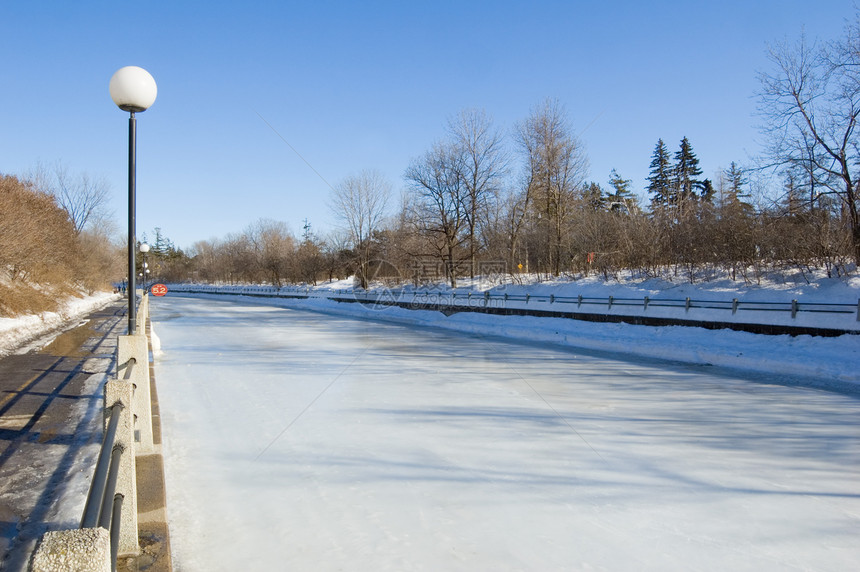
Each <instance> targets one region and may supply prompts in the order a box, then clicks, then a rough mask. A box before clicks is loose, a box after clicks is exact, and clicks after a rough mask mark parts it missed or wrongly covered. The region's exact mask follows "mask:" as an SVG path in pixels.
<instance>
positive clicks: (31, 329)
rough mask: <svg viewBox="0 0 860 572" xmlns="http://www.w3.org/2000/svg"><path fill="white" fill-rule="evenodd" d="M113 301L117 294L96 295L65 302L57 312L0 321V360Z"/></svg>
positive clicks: (104, 293)
mask: <svg viewBox="0 0 860 572" xmlns="http://www.w3.org/2000/svg"><path fill="white" fill-rule="evenodd" d="M117 298H119V294H113V293H110V292H98V293H96V294H93V295H92V296H86V297H84V298H71V299H69V300H67V301H66V303H65V304H64V305H63V307H62V308H61V309H60V311H59V312H45V313H42V314H34V315H28V316H20V317H17V318H0V357H2V356H5V355H9V354H10V353H12V352H13V351H15V350H16V349H17V348H19V347H21V346H22V345H24V344H25V343H27V342H28V341H30V340H33V339H35V338H38V337H39V336H42V335H44V334H46V333H48V332H50V331H52V330H56V329H58V328H60V327H62V326H63V325H64V324H65V323H67V322H69V321H70V320H74V319H75V318H78V317H80V316H84V315H86V314H89V313H90V312H93V311H95V310H98V309H99V308H103V307H104V306H106V305H107V304H109V303H111V302H112V301H113V300H116V299H117Z"/></svg>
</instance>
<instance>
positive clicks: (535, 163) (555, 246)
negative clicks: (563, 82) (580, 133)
mask: <svg viewBox="0 0 860 572" xmlns="http://www.w3.org/2000/svg"><path fill="white" fill-rule="evenodd" d="M517 139H518V142H519V144H520V148H521V149H522V152H523V154H524V155H525V158H526V169H527V174H526V177H525V184H526V185H527V189H526V192H525V195H526V197H527V200H531V201H534V202H533V203H532V207H533V208H535V209H536V210H537V212H538V214H539V215H540V217H539V218H538V220H540V221H541V225H542V228H543V230H544V233H545V236H546V245H545V248H546V254H547V256H548V267H549V270H551V271H552V273H553V274H554V275H556V276H558V275H559V273H560V272H561V259H562V243H563V240H564V238H565V230H566V221H567V218H568V216H569V214H570V210H571V203H572V201H573V200H574V198H575V194H574V193H575V191H576V189H578V188H579V187H581V186H582V184H583V182H584V180H585V176H586V174H587V171H588V158H587V156H586V154H585V149H584V146H583V144H582V143H581V142H580V141H579V139H578V138H577V137H576V135H574V134H573V133H572V131H571V128H570V125H569V123H568V120H567V116H566V114H565V112H564V109H563V108H562V107H561V105H560V104H559V103H558V101H556V100H552V99H548V100H546V101H545V102H544V103H543V104H541V105H540V106H538V107H536V108H535V109H534V110H533V111H532V114H531V115H530V116H529V117H528V119H526V120H525V121H524V122H523V123H522V124H520V125H519V126H518V128H517Z"/></svg>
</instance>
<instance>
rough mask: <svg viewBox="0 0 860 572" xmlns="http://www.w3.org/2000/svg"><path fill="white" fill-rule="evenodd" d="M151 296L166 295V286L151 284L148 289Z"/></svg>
mask: <svg viewBox="0 0 860 572" xmlns="http://www.w3.org/2000/svg"><path fill="white" fill-rule="evenodd" d="M150 291H151V292H152V295H153V296H164V295H165V294H167V286H165V285H164V284H153V285H152V288H150Z"/></svg>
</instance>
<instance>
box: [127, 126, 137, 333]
mask: <svg viewBox="0 0 860 572" xmlns="http://www.w3.org/2000/svg"><path fill="white" fill-rule="evenodd" d="M130 113H131V114H130V115H129V118H128V335H130V336H131V335H134V334H135V332H136V331H137V317H136V316H135V313H136V312H135V308H134V306H135V302H136V301H137V300H136V299H135V296H136V290H137V269H136V267H135V263H134V262H135V261H134V251H135V247H136V246H137V244H136V242H137V239H136V238H135V234H136V232H135V222H134V221H135V194H134V193H135V189H134V185H135V176H136V165H135V159H136V155H137V149H136V147H137V119H136V118H135V117H134V111H132V112H130Z"/></svg>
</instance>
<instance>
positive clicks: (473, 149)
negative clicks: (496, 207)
mask: <svg viewBox="0 0 860 572" xmlns="http://www.w3.org/2000/svg"><path fill="white" fill-rule="evenodd" d="M448 131H449V133H450V135H451V138H452V141H453V144H454V149H456V152H458V153H459V154H460V155H461V160H460V161H458V163H457V164H458V165H459V168H460V169H461V170H462V171H461V172H460V177H461V179H462V184H463V186H464V188H465V193H466V197H465V198H466V200H467V204H466V205H465V212H464V214H465V215H466V225H467V234H468V245H469V274H470V277H471V278H474V277H475V268H476V256H477V253H478V249H479V244H478V238H477V236H478V233H479V230H480V228H481V226H482V224H483V223H484V222H485V221H486V217H487V213H488V210H489V208H490V207H491V206H492V203H493V202H495V201H496V200H497V199H498V192H499V189H500V187H501V184H502V180H503V178H504V175H505V172H506V170H507V164H506V157H505V154H504V149H503V140H502V136H501V134H500V133H499V131H498V130H496V129H495V128H494V127H493V122H492V120H491V119H490V117H489V116H487V114H486V113H485V112H484V111H482V110H476V109H470V110H463V111H461V112H460V113H459V114H457V115H456V116H455V117H453V118H451V119H450V120H449V121H448Z"/></svg>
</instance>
